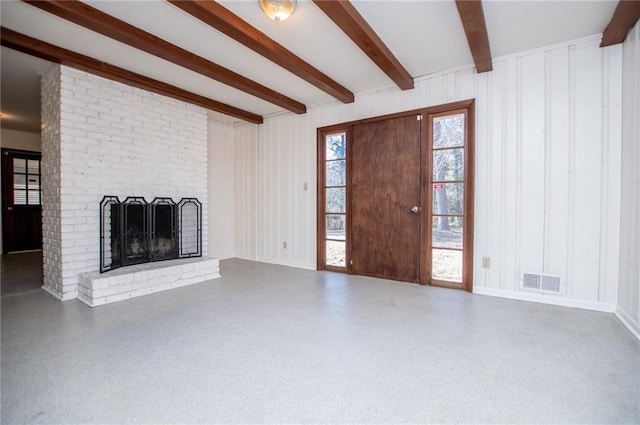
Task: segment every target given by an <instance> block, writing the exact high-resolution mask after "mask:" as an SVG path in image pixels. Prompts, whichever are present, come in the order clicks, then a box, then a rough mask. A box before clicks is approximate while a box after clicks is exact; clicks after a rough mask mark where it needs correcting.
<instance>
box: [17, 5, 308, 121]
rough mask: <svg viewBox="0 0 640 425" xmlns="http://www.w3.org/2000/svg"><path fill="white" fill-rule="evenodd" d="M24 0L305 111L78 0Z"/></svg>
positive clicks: (263, 96) (216, 77)
mask: <svg viewBox="0 0 640 425" xmlns="http://www.w3.org/2000/svg"><path fill="white" fill-rule="evenodd" d="M24 1H25V2H26V3H29V4H31V5H33V6H35V7H38V8H40V9H42V10H44V11H47V12H49V13H51V14H53V15H55V16H58V17H60V18H63V19H66V20H68V21H71V22H73V23H75V24H78V25H81V26H83V27H85V28H87V29H89V30H91V31H95V32H97V33H100V34H102V35H105V36H107V37H110V38H112V39H114V40H117V41H119V42H121V43H124V44H127V45H129V46H131V47H135V48H136V49H140V50H143V51H145V52H147V53H150V54H152V55H155V56H157V57H159V58H162V59H165V60H167V61H169V62H172V63H175V64H177V65H180V66H183V67H185V68H187V69H190V70H192V71H195V72H197V73H199V74H202V75H204V76H206V77H209V78H212V79H214V80H217V81H220V82H221V83H224V84H226V85H228V86H231V87H234V88H236V89H238V90H241V91H243V92H246V93H249V94H251V95H253V96H256V97H258V98H260V99H263V100H266V101H267V102H270V103H273V104H274V105H278V106H280V107H282V108H285V109H287V110H289V111H291V112H295V113H297V114H304V113H305V112H306V111H307V108H306V106H305V105H304V104H302V103H300V102H298V101H296V100H294V99H291V98H289V97H287V96H285V95H283V94H281V93H278V92H276V91H275V90H272V89H270V88H268V87H265V86H263V85H261V84H259V83H256V82H255V81H252V80H250V79H248V78H245V77H243V76H242V75H240V74H237V73H235V72H233V71H231V70H229V69H227V68H224V67H222V66H220V65H218V64H216V63H213V62H211V61H209V60H207V59H205V58H203V57H201V56H198V55H196V54H194V53H191V52H189V51H187V50H185V49H182V48H181V47H178V46H176V45H174V44H171V43H169V42H167V41H165V40H163V39H161V38H159V37H156V36H155V35H153V34H150V33H148V32H146V31H143V30H141V29H140V28H137V27H134V26H133V25H130V24H128V23H127V22H124V21H122V20H120V19H118V18H115V17H113V16H111V15H108V14H106V13H104V12H102V11H100V10H98V9H95V8H93V7H91V6H89V5H87V4H85V3H82V2H81V1H78V0H74V1H56V0H46V1H34V0H24Z"/></svg>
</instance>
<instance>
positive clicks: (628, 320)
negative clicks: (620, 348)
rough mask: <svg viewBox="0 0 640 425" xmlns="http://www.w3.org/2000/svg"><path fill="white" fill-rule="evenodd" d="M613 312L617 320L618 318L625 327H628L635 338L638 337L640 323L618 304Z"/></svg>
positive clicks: (639, 335) (639, 336)
mask: <svg viewBox="0 0 640 425" xmlns="http://www.w3.org/2000/svg"><path fill="white" fill-rule="evenodd" d="M614 314H615V315H616V317H617V318H618V320H620V321H621V322H622V324H623V325H625V326H626V327H627V329H629V331H631V333H632V334H633V335H634V336H635V337H636V338H638V339H640V323H638V322H637V321H635V320H634V319H633V317H631V316H630V315H629V313H627V312H626V311H625V310H624V309H623V308H621V307H620V306H618V308H616V311H615V312H614Z"/></svg>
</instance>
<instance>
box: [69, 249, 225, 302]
mask: <svg viewBox="0 0 640 425" xmlns="http://www.w3.org/2000/svg"><path fill="white" fill-rule="evenodd" d="M218 277H220V262H219V260H218V259H217V258H209V257H198V258H183V259H179V260H168V261H159V262H156V263H145V264H139V265H136V266H129V267H123V268H121V269H117V270H112V271H110V272H107V273H102V274H100V273H98V272H91V273H81V274H80V275H79V276H78V283H79V285H78V286H79V287H78V289H79V291H78V299H79V300H80V301H82V302H84V303H85V304H87V305H89V306H91V307H95V306H98V305H103V304H108V303H112V302H116V301H122V300H126V299H129V298H133V297H139V296H141V295H147V294H151V293H154V292H160V291H164V290H167V289H173V288H179V287H181V286H186V285H191V284H194V283H200V282H204V281H206V280H210V279H215V278H218Z"/></svg>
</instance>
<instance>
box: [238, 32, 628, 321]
mask: <svg viewBox="0 0 640 425" xmlns="http://www.w3.org/2000/svg"><path fill="white" fill-rule="evenodd" d="M599 41H600V36H594V37H590V38H587V39H583V40H578V41H575V42H572V43H569V44H564V45H558V46H551V47H548V48H545V49H539V50H536V51H531V52H524V53H522V54H517V55H512V56H509V57H504V58H498V59H495V60H494V71H493V72H490V73H484V74H479V75H478V74H476V73H475V71H474V70H473V69H472V68H463V69H458V70H454V71H451V72H446V73H442V74H438V75H432V76H428V77H424V78H419V79H417V80H416V88H415V89H414V90H410V91H406V92H402V91H399V90H398V89H396V88H389V89H386V90H380V91H375V92H371V93H363V94H357V95H356V102H355V103H353V104H348V105H344V104H340V103H338V102H332V103H328V104H324V105H318V106H313V107H310V108H309V110H308V112H307V114H305V115H300V116H298V115H293V114H284V115H280V116H275V117H270V118H267V119H266V120H265V123H264V124H263V125H262V126H261V127H260V128H259V134H258V135H256V134H255V132H254V131H250V128H251V127H249V126H246V128H243V127H242V126H240V127H238V131H237V132H236V146H237V149H240V146H241V149H242V154H241V155H240V154H238V151H236V159H240V160H241V162H240V163H239V162H238V161H236V174H235V175H236V208H235V225H236V233H235V239H236V253H238V241H239V240H243V241H250V242H247V244H248V245H250V244H251V243H253V241H256V252H255V258H257V259H258V260H260V261H266V262H273V263H281V264H287V265H292V266H298V267H307V268H312V269H313V268H315V263H316V259H315V256H316V248H315V246H316V241H315V238H316V221H315V216H316V190H315V186H316V128H317V127H322V126H326V125H330V124H336V123H341V122H345V121H349V120H355V119H360V118H366V117H373V116H379V115H384V114H389V113H394V112H399V111H406V110H411V109H417V108H421V107H426V106H431V105H438V104H443V103H449V102H454V101H459V100H464V99H470V98H475V99H476V191H475V194H476V199H475V205H476V211H475V220H476V224H475V235H474V237H475V246H474V249H475V260H474V291H475V292H477V293H483V294H490V295H497V296H506V297H514V298H521V299H530V300H535V301H543V302H549V303H556V304H562V305H573V306H578V307H585V308H593V309H600V310H606V311H613V309H614V308H615V305H616V303H617V297H618V291H617V281H618V251H619V219H620V120H621V74H622V71H621V64H622V60H621V57H622V48H621V46H613V47H609V48H606V49H600V48H599V47H598V44H599ZM256 157H257V170H258V175H257V177H256V176H255V175H254V174H253V173H252V172H251V170H252V162H253V161H255V160H256ZM242 167H245V168H246V172H239V170H240V169H241V168H242ZM256 181H257V182H258V183H257V184H258V185H257V187H256V191H255V192H251V190H252V187H253V185H254V184H255V182H256ZM304 183H308V184H309V190H308V191H306V192H305V191H304V190H303V187H304ZM239 193H241V196H242V197H244V198H246V199H249V200H253V198H254V196H257V202H258V203H257V209H252V208H244V207H243V208H239V206H240V205H239V203H238V199H237V198H238V195H239ZM253 222H257V227H256V229H255V234H254V233H253V228H252V227H251V226H249V225H247V226H244V225H240V224H241V223H253ZM283 241H287V242H288V249H284V248H283V246H282V242H283ZM247 252H249V251H247ZM243 254H244V252H243ZM485 256H486V257H490V258H491V268H490V269H488V270H485V269H482V268H481V257H485ZM247 257H249V258H251V257H252V256H251V255H247ZM525 271H527V272H534V273H538V272H545V273H551V274H555V275H559V276H560V277H561V278H562V279H564V280H565V281H566V294H565V296H563V297H557V296H544V297H543V296H542V295H528V294H526V293H524V292H522V291H520V290H519V286H520V281H519V279H520V276H521V273H522V272H525Z"/></svg>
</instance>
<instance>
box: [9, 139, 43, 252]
mask: <svg viewBox="0 0 640 425" xmlns="http://www.w3.org/2000/svg"><path fill="white" fill-rule="evenodd" d="M40 175H41V172H40V154H39V153H37V152H26V151H16V150H9V149H3V150H2V195H3V197H2V246H3V252H4V253H8V252H17V251H28V250H35V249H41V248H42V206H41V188H40Z"/></svg>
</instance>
